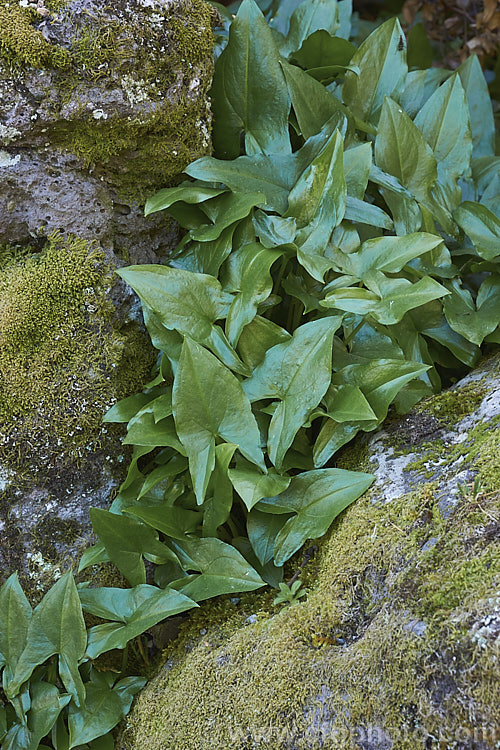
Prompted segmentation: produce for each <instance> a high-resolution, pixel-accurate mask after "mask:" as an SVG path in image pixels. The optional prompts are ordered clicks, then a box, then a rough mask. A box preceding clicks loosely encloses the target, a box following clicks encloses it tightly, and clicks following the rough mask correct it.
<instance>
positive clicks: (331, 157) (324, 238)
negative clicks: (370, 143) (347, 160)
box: [287, 130, 346, 281]
mask: <svg viewBox="0 0 500 750" xmlns="http://www.w3.org/2000/svg"><path fill="white" fill-rule="evenodd" d="M342 149H343V142H342V136H341V135H340V133H339V132H338V130H336V131H335V132H334V133H333V134H332V136H331V138H330V139H329V140H328V141H327V143H326V144H325V146H324V148H323V149H322V151H320V153H319V154H318V156H317V157H316V158H315V159H314V160H313V161H312V163H311V164H310V165H309V166H308V167H307V169H306V170H305V171H304V173H303V174H302V175H301V177H300V178H299V180H298V181H297V183H296V184H295V186H294V187H293V189H292V190H291V191H290V195H289V199H288V203H289V208H288V211H287V216H293V217H294V218H295V219H296V220H297V223H298V225H299V226H302V227H303V228H302V229H300V230H299V232H298V233H297V237H296V239H295V242H296V244H297V245H298V250H297V259H298V261H299V263H300V264H301V265H302V266H303V267H304V268H305V269H306V270H307V271H308V272H309V273H310V274H311V276H312V277H313V278H315V279H317V280H318V281H322V280H323V276H324V274H325V272H326V271H327V270H328V269H329V268H331V261H330V260H329V259H327V258H325V257H324V255H323V253H324V250H325V247H326V245H327V243H328V240H329V238H330V235H331V233H332V231H333V229H334V228H335V227H336V226H338V224H340V222H341V221H342V219H343V218H344V213H345V208H346V185H345V179H344V169H343V155H342Z"/></svg>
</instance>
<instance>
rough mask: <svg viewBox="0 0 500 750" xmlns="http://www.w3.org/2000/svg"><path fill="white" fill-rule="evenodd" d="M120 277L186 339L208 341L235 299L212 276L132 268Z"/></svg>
mask: <svg viewBox="0 0 500 750" xmlns="http://www.w3.org/2000/svg"><path fill="white" fill-rule="evenodd" d="M119 274H120V276H121V277H122V278H123V279H124V281H126V282H127V284H129V285H130V286H131V287H132V289H133V290H134V291H135V292H136V293H137V294H138V295H139V297H140V298H141V300H143V302H145V303H146V304H147V305H148V307H150V308H151V309H152V310H153V311H154V313H155V314H156V315H157V316H158V318H159V319H160V321H161V322H162V324H163V325H164V326H165V327H166V328H169V329H175V330H177V331H179V333H181V334H182V335H184V336H191V337H192V338H194V339H195V340H197V341H200V342H203V341H206V340H207V339H208V338H209V336H210V335H211V332H212V326H213V324H214V322H215V321H216V320H218V319H219V318H225V317H226V315H227V311H228V310H229V306H230V304H231V302H232V297H231V296H230V295H228V294H225V293H224V292H223V291H222V287H221V285H220V283H219V282H218V281H217V280H216V279H214V278H213V277H212V276H208V275H205V274H198V273H190V272H189V271H181V270H180V269H177V268H169V267H168V266H154V265H149V266H129V267H128V268H124V269H120V271H119Z"/></svg>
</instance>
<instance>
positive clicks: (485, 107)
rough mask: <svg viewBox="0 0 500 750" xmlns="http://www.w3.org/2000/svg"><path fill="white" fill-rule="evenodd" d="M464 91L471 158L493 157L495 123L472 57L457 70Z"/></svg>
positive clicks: (483, 79) (484, 88) (489, 102)
mask: <svg viewBox="0 0 500 750" xmlns="http://www.w3.org/2000/svg"><path fill="white" fill-rule="evenodd" d="M457 72H458V75H459V76H460V80H461V81H462V86H463V87H464V89H465V95H466V97H467V104H468V106H469V114H470V124H471V130H472V144H473V156H474V157H476V158H477V157H479V156H493V154H494V153H495V123H494V120H493V109H492V106H491V100H490V96H489V93H488V86H487V85H486V80H485V77H484V73H483V71H482V69H481V64H480V62H479V60H478V58H477V57H476V55H472V56H471V57H469V58H468V59H467V60H465V62H463V63H462V65H461V66H460V67H459V68H458V71H457Z"/></svg>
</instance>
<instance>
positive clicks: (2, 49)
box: [0, 2, 71, 69]
mask: <svg viewBox="0 0 500 750" xmlns="http://www.w3.org/2000/svg"><path fill="white" fill-rule="evenodd" d="M40 18H41V16H38V15H37V14H36V13H34V12H33V11H30V10H28V9H26V8H21V7H20V6H19V4H18V3H17V2H2V3H0V59H3V60H5V61H6V63H7V65H8V66H9V67H11V68H14V69H19V68H20V67H23V66H28V67H32V68H47V67H50V68H65V67H66V66H68V65H69V64H70V62H71V55H70V53H69V52H68V50H66V49H64V47H60V46H59V45H54V44H50V43H49V42H47V40H46V39H45V38H44V36H43V34H42V33H41V32H40V31H37V30H36V29H35V28H34V27H33V25H32V24H33V21H34V20H36V19H37V20H40Z"/></svg>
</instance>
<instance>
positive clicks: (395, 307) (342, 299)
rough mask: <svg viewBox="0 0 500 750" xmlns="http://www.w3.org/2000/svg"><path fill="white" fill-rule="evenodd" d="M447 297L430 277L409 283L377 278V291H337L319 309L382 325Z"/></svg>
mask: <svg viewBox="0 0 500 750" xmlns="http://www.w3.org/2000/svg"><path fill="white" fill-rule="evenodd" d="M446 294H449V292H448V290H447V289H446V288H445V287H444V286H442V285H441V284H439V283H438V282H437V281H434V279H431V278H430V276H424V277H423V278H422V279H420V280H419V281H417V282H416V283H414V284H412V283H411V282H410V281H407V280H406V279H387V278H384V279H380V281H379V285H378V290H377V292H372V291H369V290H367V289H360V288H357V287H351V288H349V289H336V290H335V291H334V292H332V294H329V295H328V296H327V297H326V298H325V299H324V300H322V301H321V302H320V304H321V305H322V307H328V308H334V309H337V310H344V311H345V312H352V313H356V314H358V315H368V314H370V315H373V317H374V318H375V320H377V321H378V322H379V323H384V324H385V325H394V324H395V323H398V322H399V321H400V320H401V318H402V317H403V315H405V314H406V313H407V312H408V311H409V310H413V309H414V308H416V307H420V305H425V304H426V303H427V302H430V301H431V300H434V299H439V298H440V297H443V296H444V295H446Z"/></svg>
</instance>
